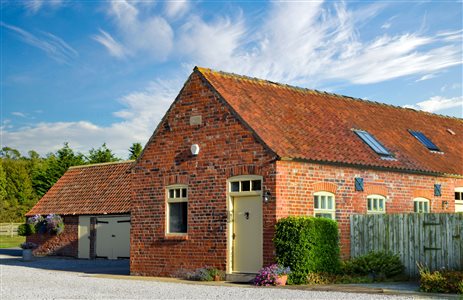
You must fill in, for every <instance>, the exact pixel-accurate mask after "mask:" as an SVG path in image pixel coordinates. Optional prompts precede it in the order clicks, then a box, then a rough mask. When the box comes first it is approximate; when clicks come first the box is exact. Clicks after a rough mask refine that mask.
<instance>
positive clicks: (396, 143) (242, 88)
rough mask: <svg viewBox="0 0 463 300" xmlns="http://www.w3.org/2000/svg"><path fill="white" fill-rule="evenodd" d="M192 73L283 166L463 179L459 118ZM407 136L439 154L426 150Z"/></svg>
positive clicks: (241, 78) (245, 79) (221, 74)
mask: <svg viewBox="0 0 463 300" xmlns="http://www.w3.org/2000/svg"><path fill="white" fill-rule="evenodd" d="M195 72H199V73H200V74H201V75H202V76H203V77H204V78H205V80H206V81H208V82H209V84H210V85H211V86H212V88H213V89H215V91H216V92H217V93H218V94H219V95H220V96H221V98H223V100H224V101H225V102H227V103H228V104H229V105H230V106H231V108H232V110H234V111H235V112H236V114H237V115H238V117H239V118H241V119H242V121H243V122H244V123H246V124H247V125H248V126H249V127H250V128H251V129H252V130H253V131H254V133H255V134H256V135H257V136H258V137H259V138H260V140H262V141H263V142H264V143H265V144H266V145H267V146H268V147H269V148H270V149H271V150H272V151H273V152H275V154H277V155H278V156H279V157H280V158H281V159H296V160H303V161H313V162H328V163H341V164H349V165H358V166H367V167H379V168H391V169H400V170H404V171H412V172H424V173H432V174H446V175H450V174H451V175H460V176H461V175H463V120H462V119H459V118H452V117H446V116H442V115H437V114H431V113H426V112H422V111H415V110H412V109H408V108H401V107H395V106H391V105H386V104H382V103H377V102H372V101H366V100H361V99H355V98H351V97H346V96H340V95H335V94H330V93H324V92H319V91H316V90H310V89H304V88H298V87H293V86H288V85H283V84H278V83H274V82H270V81H265V80H260V79H256V78H250V77H246V76H240V75H235V74H230V73H224V72H218V71H213V70H210V69H205V68H198V67H197V68H195ZM353 129H360V130H365V131H367V132H369V133H370V134H371V135H373V136H374V137H375V138H376V139H377V140H378V141H379V142H380V143H382V144H383V145H384V146H385V147H386V148H387V149H388V150H389V151H390V152H391V153H392V155H393V157H394V160H386V159H383V158H381V157H380V156H379V155H378V154H377V153H376V152H374V151H373V150H372V149H371V148H370V147H369V146H368V145H367V144H365V143H364V142H363V141H362V140H361V139H360V138H359V137H358V136H357V135H356V134H355V132H354V131H353ZM409 129H411V130H417V131H420V132H422V133H424V134H425V135H426V136H427V137H428V138H429V139H430V140H431V141H432V142H434V144H436V145H437V147H439V149H440V150H441V152H442V153H435V152H431V151H429V150H428V149H427V148H426V147H425V146H423V144H421V143H420V142H419V141H418V140H417V139H416V138H415V137H414V136H412V135H411V134H410V133H409V131H408V130H409ZM451 132H453V133H454V134H452V133H451Z"/></svg>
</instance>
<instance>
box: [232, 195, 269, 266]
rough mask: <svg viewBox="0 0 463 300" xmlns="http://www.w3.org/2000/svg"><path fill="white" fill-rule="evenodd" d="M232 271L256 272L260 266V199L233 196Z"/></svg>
mask: <svg viewBox="0 0 463 300" xmlns="http://www.w3.org/2000/svg"><path fill="white" fill-rule="evenodd" d="M232 237H233V272H239V273H256V272H257V271H259V269H260V268H262V263H263V257H262V248H263V247H262V239H263V237H262V199H261V197H259V196H248V197H234V198H233V235H232Z"/></svg>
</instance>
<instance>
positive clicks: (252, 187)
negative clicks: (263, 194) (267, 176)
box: [230, 179, 262, 192]
mask: <svg viewBox="0 0 463 300" xmlns="http://www.w3.org/2000/svg"><path fill="white" fill-rule="evenodd" d="M260 190H262V181H261V180H260V179H257V180H237V181H231V182H230V192H258V191H260Z"/></svg>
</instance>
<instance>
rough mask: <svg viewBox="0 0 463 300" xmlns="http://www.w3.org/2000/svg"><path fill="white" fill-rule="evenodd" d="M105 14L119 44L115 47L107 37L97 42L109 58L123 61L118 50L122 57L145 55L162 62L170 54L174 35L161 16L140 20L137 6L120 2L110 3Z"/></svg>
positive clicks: (110, 37) (134, 3)
mask: <svg viewBox="0 0 463 300" xmlns="http://www.w3.org/2000/svg"><path fill="white" fill-rule="evenodd" d="M140 5H141V4H140ZM107 13H108V15H109V16H111V17H112V19H113V21H114V23H115V25H116V27H117V29H118V34H119V35H120V36H121V41H122V43H117V44H116V42H115V40H114V39H113V38H112V36H111V35H110V34H108V33H106V35H105V34H103V35H101V34H100V35H99V36H98V37H99V40H97V41H98V42H99V43H101V44H103V45H104V46H105V47H106V48H107V49H108V50H109V51H110V54H111V55H113V56H116V57H119V58H121V57H123V55H122V52H121V50H122V49H125V50H124V53H125V54H127V55H130V56H134V55H138V54H148V55H149V56H150V57H152V58H154V59H156V60H158V61H163V60H165V59H166V58H167V56H168V55H169V54H170V52H171V50H172V47H173V39H174V32H173V29H172V27H171V26H170V24H169V23H168V22H167V21H166V19H165V18H163V17H162V16H158V15H154V16H147V17H145V18H142V17H141V16H140V15H141V14H140V11H139V8H138V7H137V2H128V1H124V0H121V1H112V2H111V3H110V4H109V8H108V11H107ZM108 46H109V47H108ZM115 51H116V52H115ZM116 53H117V55H115V54H116Z"/></svg>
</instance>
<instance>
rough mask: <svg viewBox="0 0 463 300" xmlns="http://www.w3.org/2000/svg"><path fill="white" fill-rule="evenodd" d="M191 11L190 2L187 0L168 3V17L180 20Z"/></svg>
mask: <svg viewBox="0 0 463 300" xmlns="http://www.w3.org/2000/svg"><path fill="white" fill-rule="evenodd" d="M189 9H190V2H189V1H187V0H177V1H167V2H166V7H165V11H166V15H167V16H168V17H169V18H174V19H175V18H180V17H182V16H183V15H184V14H185V13H186V12H187V11H188V10H189Z"/></svg>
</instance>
